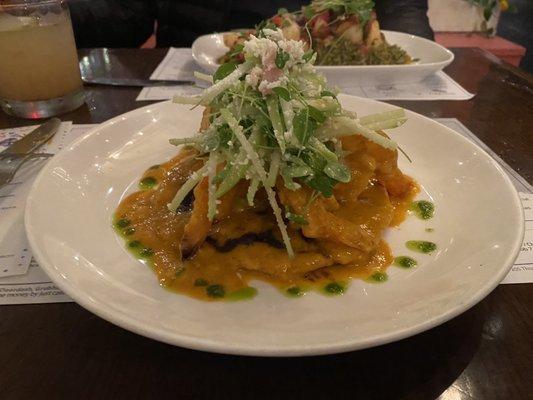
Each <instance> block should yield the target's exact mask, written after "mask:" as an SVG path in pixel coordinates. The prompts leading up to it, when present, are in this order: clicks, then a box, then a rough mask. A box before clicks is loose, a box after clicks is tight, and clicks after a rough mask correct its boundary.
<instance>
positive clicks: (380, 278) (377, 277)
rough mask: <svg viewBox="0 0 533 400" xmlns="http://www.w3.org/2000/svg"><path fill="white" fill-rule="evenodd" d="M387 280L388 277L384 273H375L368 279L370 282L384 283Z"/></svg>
mask: <svg viewBox="0 0 533 400" xmlns="http://www.w3.org/2000/svg"><path fill="white" fill-rule="evenodd" d="M388 279H389V276H388V275H387V274H386V273H384V272H375V273H373V274H372V275H370V277H369V278H368V281H370V282H378V283H381V282H386V281H387V280H388Z"/></svg>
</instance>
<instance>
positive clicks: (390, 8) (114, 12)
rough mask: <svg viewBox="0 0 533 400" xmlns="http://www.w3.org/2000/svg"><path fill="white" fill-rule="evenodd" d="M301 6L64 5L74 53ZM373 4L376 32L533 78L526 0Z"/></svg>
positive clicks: (178, 42)
mask: <svg viewBox="0 0 533 400" xmlns="http://www.w3.org/2000/svg"><path fill="white" fill-rule="evenodd" d="M354 1H356V0H354ZM357 1H361V0H357ZM308 3H309V1H301V0H267V1H254V2H252V1H245V0H241V1H238V0H179V1H175V0H70V1H69V4H70V9H71V14H72V20H73V24H74V32H75V37H76V43H77V46H78V47H79V48H88V47H148V48H150V47H169V46H174V47H189V46H190V45H191V43H192V42H193V40H194V39H195V38H196V37H197V36H200V35H203V34H206V33H211V32H217V31H218V32H220V31H227V30H231V29H237V28H248V27H253V26H254V25H256V24H257V23H258V22H260V21H261V20H264V19H267V18H269V17H271V16H272V15H274V14H275V13H276V12H277V10H278V9H279V8H282V7H283V8H286V9H288V10H289V11H291V10H297V9H299V8H300V7H301V6H302V5H305V4H308ZM375 6H376V12H377V14H378V20H379V22H380V24H381V27H382V28H383V29H388V30H397V31H403V32H408V33H412V34H415V35H418V36H422V37H426V38H428V39H434V40H436V41H437V42H439V43H441V44H443V45H444V46H446V47H480V48H483V49H485V50H488V51H490V52H492V53H493V54H494V55H496V56H498V57H500V58H502V59H504V60H506V61H508V62H510V63H512V64H514V65H517V66H520V67H521V68H523V69H525V70H527V71H529V72H533V57H532V56H531V55H530V53H531V52H528V51H527V49H531V48H532V41H533V39H532V35H531V33H532V32H531V31H532V28H533V1H532V0H376V1H375ZM428 17H429V18H428ZM434 32H435V34H434Z"/></svg>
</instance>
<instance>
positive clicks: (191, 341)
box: [24, 94, 525, 357]
mask: <svg viewBox="0 0 533 400" xmlns="http://www.w3.org/2000/svg"><path fill="white" fill-rule="evenodd" d="M340 97H341V101H342V97H347V98H353V99H356V100H359V101H361V100H362V101H366V102H370V103H379V104H385V105H387V106H388V107H394V106H393V105H391V104H388V103H385V102H381V101H377V100H373V99H367V98H362V97H358V96H352V95H346V94H341V95H340ZM170 102H171V101H168V100H167V101H163V102H158V103H154V104H150V105H147V106H143V107H139V108H136V109H134V110H131V111H128V112H126V113H124V114H121V115H118V116H116V117H113V118H111V119H109V120H107V121H104V122H102V123H101V124H98V125H97V126H95V127H93V128H91V129H90V130H89V131H88V132H86V133H85V134H84V135H83V136H81V137H80V138H78V139H76V140H75V141H73V142H72V143H71V144H69V146H67V147H65V148H64V149H62V150H61V151H59V152H58V153H57V154H56V155H55V156H54V157H53V158H52V160H56V161H57V160H58V159H59V160H60V159H61V158H62V157H64V156H65V154H67V153H68V152H69V151H71V150H72V149H73V148H76V147H78V146H79V145H80V144H81V143H82V142H84V141H85V140H86V139H87V138H88V137H89V136H92V135H95V134H97V133H98V132H99V131H100V130H102V129H104V128H106V127H108V126H109V125H112V124H114V123H115V122H116V121H120V120H124V118H127V117H128V116H130V115H131V114H137V113H142V112H147V111H148V110H150V109H151V108H154V107H155V108H157V107H161V106H162V105H163V104H165V103H170ZM406 112H407V113H408V114H411V115H412V114H415V115H416V116H417V117H418V118H422V119H424V120H426V121H429V122H430V123H432V124H436V125H439V126H441V127H443V128H444V129H445V130H447V131H448V133H449V134H452V135H455V136H456V137H457V138H459V139H460V140H463V141H464V142H467V143H468V144H470V145H472V146H474V147H475V148H476V150H477V151H479V152H480V153H482V154H484V156H485V157H487V158H488V160H489V161H490V163H491V165H492V166H493V167H495V168H496V170H497V171H498V172H499V174H500V175H501V176H502V177H503V178H504V182H505V184H506V186H507V188H508V189H509V190H510V191H511V192H512V194H513V198H514V207H513V208H514V209H515V210H520V213H521V219H520V224H519V226H518V228H519V235H518V239H517V240H516V241H515V243H514V246H513V248H512V249H511V251H510V252H509V253H508V255H507V257H506V259H505V261H504V262H502V265H503V266H502V268H501V269H500V270H499V273H498V274H495V275H494V276H493V277H492V279H491V280H489V281H487V282H485V284H484V285H483V286H481V287H480V288H479V289H478V290H477V292H476V293H475V295H474V296H472V297H471V298H470V299H469V301H467V302H465V303H462V304H458V305H456V306H455V307H453V308H451V309H449V310H448V311H446V312H444V313H441V314H439V315H437V316H434V317H432V318H431V319H429V320H426V321H424V322H422V323H419V324H417V325H414V326H409V327H405V328H402V329H399V330H394V331H392V332H386V333H382V334H380V335H376V336H371V337H369V338H365V339H364V340H358V341H355V342H354V341H353V340H344V341H342V342H336V343H318V344H312V345H305V344H304V345H299V346H295V345H291V346H284V347H276V346H270V347H265V346H263V347H254V346H252V345H244V346H243V345H240V344H236V343H228V342H221V341H218V340H213V339H207V338H198V337H194V336H191V335H186V334H180V333H179V332H175V331H170V330H168V329H167V330H165V329H160V328H155V329H154V328H153V327H147V326H145V324H143V322H142V320H140V319H139V318H137V317H133V316H131V315H127V314H124V313H123V312H120V311H116V310H113V309H112V308H106V304H105V303H103V302H101V301H99V300H98V301H94V300H91V298H90V296H89V295H88V294H86V292H78V291H75V290H74V289H72V288H71V287H70V285H69V283H68V280H65V279H63V278H62V277H61V274H60V273H59V271H58V270H57V269H55V268H54V267H53V265H49V264H48V263H47V262H46V261H45V256H44V255H43V252H42V251H41V249H40V248H39V247H38V246H37V244H36V236H35V235H34V233H33V231H32V229H31V225H32V211H31V207H32V204H33V202H34V201H35V200H34V199H35V198H36V197H37V196H38V189H39V186H42V185H40V182H41V181H42V180H43V179H44V177H45V176H46V175H47V174H49V172H50V170H51V168H52V167H51V166H52V163H51V162H48V163H47V164H46V165H45V166H44V167H43V169H41V171H39V173H38V175H37V177H36V178H35V181H34V183H33V185H32V188H31V190H30V192H29V194H28V197H27V200H26V205H25V209H24V227H25V231H26V236H27V238H28V242H29V245H30V247H31V250H32V252H33V257H34V258H35V259H36V261H37V262H38V264H39V266H40V267H41V268H42V269H43V270H44V272H45V273H46V274H47V275H48V277H49V278H50V279H51V280H52V281H53V282H54V284H56V285H57V286H58V287H59V288H60V289H61V290H62V291H63V292H64V293H65V294H67V295H68V296H69V297H70V298H71V299H72V300H74V301H75V302H76V303H77V304H79V305H81V306H82V307H83V308H85V309H86V310H88V311H90V312H91V313H93V314H95V315H97V316H98V317H100V318H103V319H104V320H106V321H108V322H111V323H112V324H114V325H117V326H119V327H121V328H124V329H126V330H128V331H130V332H134V333H136V334H139V335H142V336H145V337H147V338H150V339H154V340H157V341H160V342H163V343H167V344H170V345H174V346H179V347H184V348H188V349H192V350H199V351H208V352H213V353H219V354H232V355H242V356H268V357H287V356H289V357H295V356H316V355H326V354H337V353H344V352H349V351H355V350H361V349H365V348H370V347H376V346H380V345H383V344H387V343H391V342H395V341H399V340H402V339H405V338H407V337H411V336H415V335H417V334H419V333H421V332H424V331H427V330H429V329H432V328H434V327H437V326H439V325H441V324H443V323H445V322H447V321H449V320H451V319H452V318H454V317H456V316H458V315H460V314H462V313H464V312H466V311H467V310H469V309H470V308H472V307H473V306H474V305H476V304H478V303H479V302H480V301H481V300H483V299H484V298H485V297H486V296H488V295H489V294H490V293H491V292H492V291H493V290H494V289H495V288H496V286H497V285H498V284H499V283H500V282H501V281H502V280H503V278H504V277H505V276H506V275H507V273H508V271H509V270H510V269H511V267H512V266H513V263H514V261H515V260H516V258H517V256H518V254H519V251H520V248H521V246H522V241H523V237H524V231H525V222H524V217H523V216H524V211H523V208H522V205H521V204H522V203H521V200H520V197H519V194H518V192H517V190H516V189H515V187H514V185H513V184H512V181H511V179H510V178H509V176H508V175H507V174H506V172H505V171H504V170H503V168H502V167H501V166H500V165H499V164H498V163H497V162H496V161H495V160H494V159H493V158H492V157H491V156H490V154H488V153H487V152H486V151H485V150H484V149H483V148H481V147H480V146H479V145H477V144H476V143H474V142H472V141H470V140H468V139H467V138H465V137H464V136H462V135H461V134H459V133H457V132H456V131H454V130H453V129H451V128H448V127H447V126H445V125H443V124H441V123H439V122H437V121H435V120H432V119H431V118H428V117H426V116H424V115H422V114H419V113H416V112H414V111H410V110H407V109H406Z"/></svg>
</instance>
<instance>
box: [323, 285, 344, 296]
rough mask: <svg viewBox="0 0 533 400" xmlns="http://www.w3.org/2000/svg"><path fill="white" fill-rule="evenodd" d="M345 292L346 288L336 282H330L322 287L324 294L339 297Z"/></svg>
mask: <svg viewBox="0 0 533 400" xmlns="http://www.w3.org/2000/svg"><path fill="white" fill-rule="evenodd" d="M345 291H346V286H345V285H343V284H341V283H338V282H330V283H328V284H327V285H326V286H324V292H326V293H327V294H331V295H334V296H337V295H341V294H343V293H344V292H345Z"/></svg>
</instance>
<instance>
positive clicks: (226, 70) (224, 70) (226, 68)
mask: <svg viewBox="0 0 533 400" xmlns="http://www.w3.org/2000/svg"><path fill="white" fill-rule="evenodd" d="M236 68H237V63H235V62H233V61H229V62H227V63H225V64H222V65H221V66H220V67H218V69H217V70H216V72H215V73H214V75H213V82H215V83H216V82H218V81H220V80H222V79H224V78H225V77H226V76H228V75H229V74H231V73H232V72H233V71H235V69H236Z"/></svg>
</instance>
